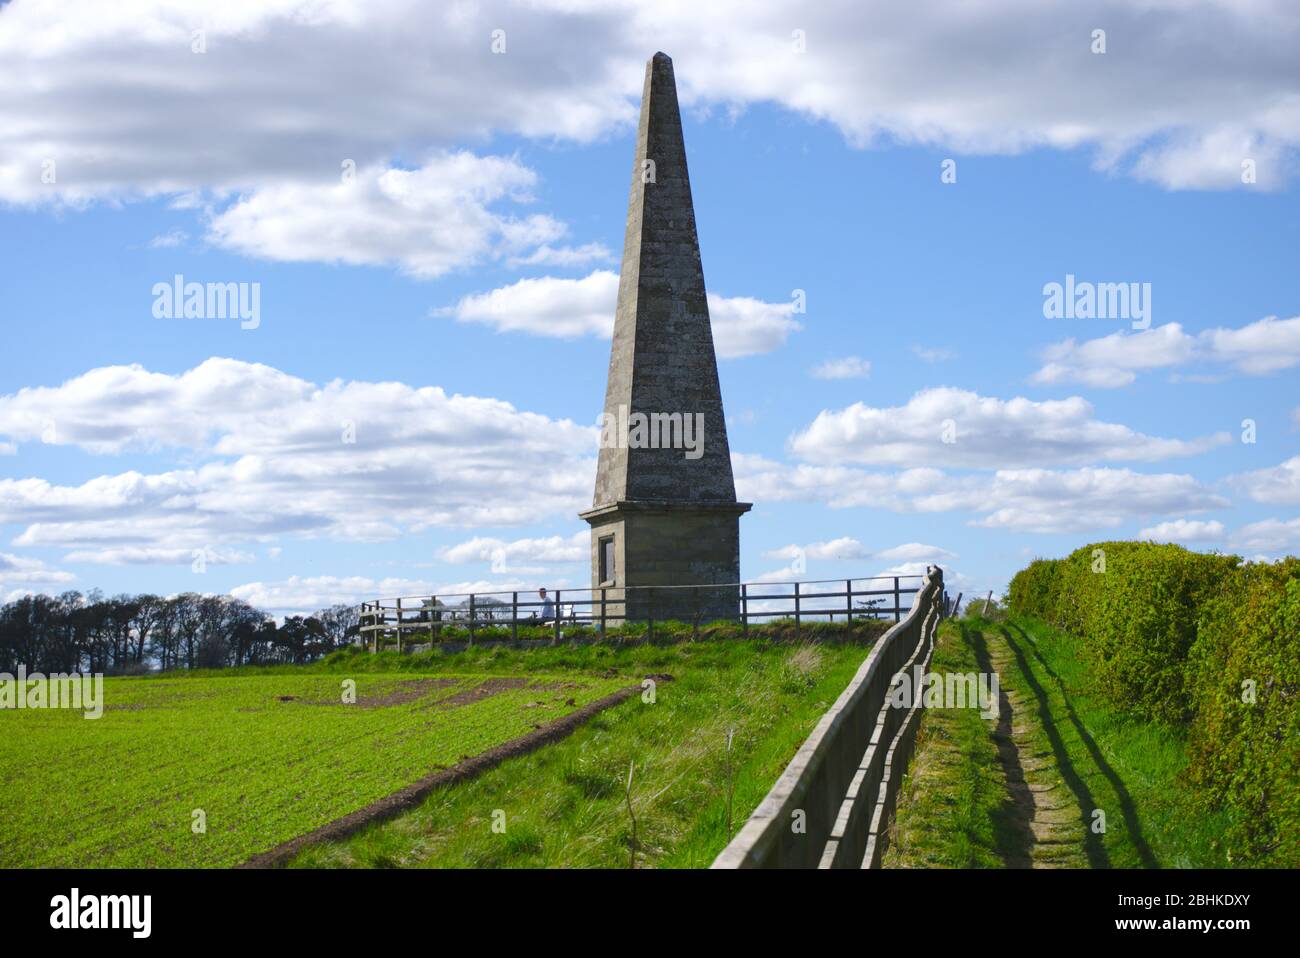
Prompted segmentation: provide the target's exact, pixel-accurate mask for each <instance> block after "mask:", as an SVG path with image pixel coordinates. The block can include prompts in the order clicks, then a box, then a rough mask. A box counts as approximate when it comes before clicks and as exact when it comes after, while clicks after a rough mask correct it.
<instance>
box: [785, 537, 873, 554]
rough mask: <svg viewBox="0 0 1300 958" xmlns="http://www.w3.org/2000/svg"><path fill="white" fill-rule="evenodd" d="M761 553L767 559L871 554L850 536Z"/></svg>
mask: <svg viewBox="0 0 1300 958" xmlns="http://www.w3.org/2000/svg"><path fill="white" fill-rule="evenodd" d="M763 554H764V555H766V556H767V557H768V558H769V559H787V560H794V559H798V558H800V557H803V558H805V559H817V560H821V559H866V558H869V557H870V556H871V550H869V549H868V548H867V547H866V546H864V545H863V544H862V543H861V542H859V541H858V540H857V539H854V538H852V537H850V536H842V537H841V538H839V539H832V540H831V541H830V542H810V543H808V544H807V545H803V546H798V545H788V546H782V547H781V548H779V549H771V550H769V551H768V552H765V553H763Z"/></svg>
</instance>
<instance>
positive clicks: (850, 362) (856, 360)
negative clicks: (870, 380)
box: [812, 356, 871, 379]
mask: <svg viewBox="0 0 1300 958" xmlns="http://www.w3.org/2000/svg"><path fill="white" fill-rule="evenodd" d="M812 374H813V375H814V376H815V377H817V378H818V379H862V378H865V377H866V376H870V375H871V362H870V361H869V360H866V359H863V358H862V357H861V356H844V357H841V358H839V359H828V360H826V362H824V363H822V364H821V365H819V366H815V367H813V371H812Z"/></svg>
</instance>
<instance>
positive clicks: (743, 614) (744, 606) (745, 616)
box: [740, 582, 749, 638]
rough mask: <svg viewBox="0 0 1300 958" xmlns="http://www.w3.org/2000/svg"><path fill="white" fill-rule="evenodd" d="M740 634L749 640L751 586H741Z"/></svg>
mask: <svg viewBox="0 0 1300 958" xmlns="http://www.w3.org/2000/svg"><path fill="white" fill-rule="evenodd" d="M740 634H741V635H743V636H744V637H745V638H749V586H747V585H745V584H744V583H743V582H742V583H741V584H740Z"/></svg>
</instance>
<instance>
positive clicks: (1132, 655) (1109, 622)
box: [1011, 542, 1240, 723]
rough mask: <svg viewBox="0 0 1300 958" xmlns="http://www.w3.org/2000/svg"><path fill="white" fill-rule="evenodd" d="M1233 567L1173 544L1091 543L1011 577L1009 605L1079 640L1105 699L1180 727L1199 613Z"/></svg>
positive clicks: (1230, 559) (1186, 711)
mask: <svg viewBox="0 0 1300 958" xmlns="http://www.w3.org/2000/svg"><path fill="white" fill-rule="evenodd" d="M1239 561H1240V560H1239V559H1238V558H1237V557H1236V556H1220V555H1204V554H1201V553H1198V552H1189V551H1187V550H1186V549H1184V548H1182V547H1181V546H1176V545H1156V544H1154V543H1150V542H1099V543H1095V544H1093V545H1089V546H1084V547H1083V548H1082V549H1076V550H1075V551H1074V552H1072V553H1070V555H1069V556H1068V557H1066V558H1065V559H1060V560H1055V561H1048V560H1041V559H1040V560H1038V561H1037V562H1035V563H1033V564H1032V565H1030V566H1029V568H1028V569H1025V570H1023V571H1022V572H1020V573H1018V574H1017V575H1016V577H1015V578H1014V579H1013V580H1012V581H1011V607H1012V609H1013V610H1014V611H1016V612H1021V613H1025V614H1029V615H1034V616H1037V617H1038V618H1041V619H1044V620H1045V621H1047V622H1051V623H1052V624H1053V625H1055V626H1057V627H1058V628H1060V629H1063V630H1064V631H1066V632H1069V633H1071V634H1073V635H1078V636H1082V637H1083V638H1084V639H1086V644H1085V650H1086V654H1087V657H1088V659H1089V660H1090V664H1091V666H1092V672H1093V674H1094V676H1095V677H1096V679H1097V681H1098V684H1099V685H1100V687H1101V688H1102V690H1103V691H1104V692H1105V693H1106V695H1107V696H1108V697H1109V698H1110V700H1111V701H1113V702H1115V703H1118V704H1120V705H1122V706H1123V707H1124V708H1126V709H1128V710H1130V711H1132V712H1135V713H1136V714H1138V715H1141V716H1143V717H1144V718H1150V719H1159V720H1161V721H1165V722H1170V723H1183V722H1186V721H1187V720H1188V719H1189V718H1190V717H1191V701H1190V698H1189V695H1188V692H1187V689H1186V681H1185V679H1186V660H1187V654H1188V651H1189V650H1190V649H1191V647H1192V643H1193V641H1195V639H1196V612H1197V609H1199V608H1200V606H1201V604H1202V603H1203V602H1204V601H1205V600H1206V599H1207V598H1208V597H1209V596H1210V595H1211V594H1212V593H1213V592H1214V591H1215V590H1216V589H1217V588H1219V587H1220V585H1221V584H1222V583H1223V581H1224V580H1225V579H1226V578H1227V577H1228V576H1229V574H1230V573H1232V571H1233V570H1234V569H1235V568H1236V567H1237V564H1238V562H1239Z"/></svg>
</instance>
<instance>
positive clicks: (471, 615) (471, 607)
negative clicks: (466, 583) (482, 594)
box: [469, 592, 474, 645]
mask: <svg viewBox="0 0 1300 958" xmlns="http://www.w3.org/2000/svg"><path fill="white" fill-rule="evenodd" d="M469 644H470V645H473V644H474V593H473V592H471V593H470V594H469Z"/></svg>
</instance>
